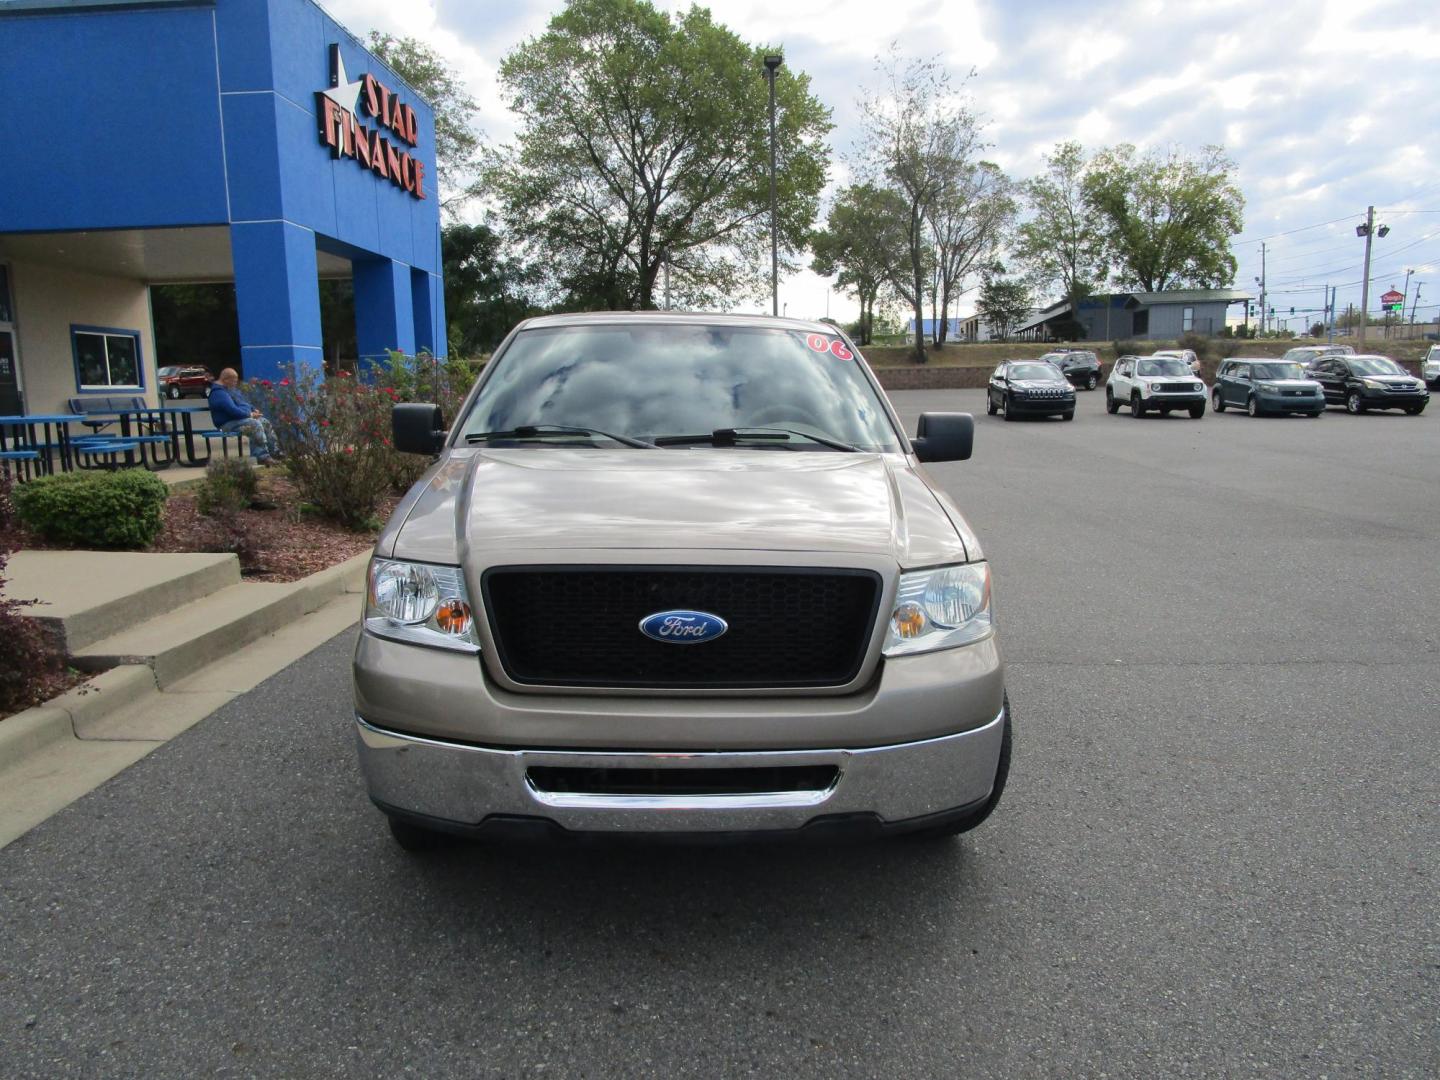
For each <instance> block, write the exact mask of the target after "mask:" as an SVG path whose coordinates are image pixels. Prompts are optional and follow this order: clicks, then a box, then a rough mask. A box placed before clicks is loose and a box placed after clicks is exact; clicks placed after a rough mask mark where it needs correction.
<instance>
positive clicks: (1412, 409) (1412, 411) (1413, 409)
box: [1405, 405, 1425, 416]
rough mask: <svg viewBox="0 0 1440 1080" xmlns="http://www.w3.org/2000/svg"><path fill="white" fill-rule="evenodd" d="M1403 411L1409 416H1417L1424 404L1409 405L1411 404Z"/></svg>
mask: <svg viewBox="0 0 1440 1080" xmlns="http://www.w3.org/2000/svg"><path fill="white" fill-rule="evenodd" d="M1405 411H1406V412H1407V413H1409V414H1410V415H1411V416H1419V415H1420V414H1421V413H1422V412H1424V411H1425V406H1424V405H1411V406H1410V407H1409V408H1408V409H1406V410H1405Z"/></svg>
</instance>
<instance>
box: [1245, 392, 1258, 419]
mask: <svg viewBox="0 0 1440 1080" xmlns="http://www.w3.org/2000/svg"><path fill="white" fill-rule="evenodd" d="M1245 411H1246V412H1247V413H1249V414H1250V415H1251V416H1252V417H1255V416H1259V415H1260V402H1258V401H1256V400H1255V395H1254V394H1251V395H1250V399H1249V400H1248V401H1246V402H1245Z"/></svg>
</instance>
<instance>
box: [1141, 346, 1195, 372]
mask: <svg viewBox="0 0 1440 1080" xmlns="http://www.w3.org/2000/svg"><path fill="white" fill-rule="evenodd" d="M1151 355H1152V356H1174V357H1177V358H1179V359H1181V360H1184V361H1185V363H1187V364H1189V365H1190V373H1191V374H1192V375H1199V374H1200V357H1198V356H1196V355H1195V350H1194V349H1156V350H1155V351H1154V352H1153V353H1152V354H1151Z"/></svg>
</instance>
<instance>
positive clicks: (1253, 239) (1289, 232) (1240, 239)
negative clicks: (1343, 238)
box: [1230, 214, 1355, 245]
mask: <svg viewBox="0 0 1440 1080" xmlns="http://www.w3.org/2000/svg"><path fill="white" fill-rule="evenodd" d="M1354 216H1355V215H1354V214H1346V215H1345V216H1344V217H1337V218H1331V219H1330V220H1329V221H1319V222H1316V223H1315V224H1314V225H1302V226H1300V227H1299V228H1298V229H1286V230H1285V231H1284V232H1277V233H1270V234H1268V235H1266V236H1236V237H1232V238H1231V240H1230V243H1231V244H1232V245H1233V244H1258V243H1259V242H1260V241H1261V240H1273V239H1275V237H1277V236H1294V235H1295V234H1296V233H1302V232H1309V231H1310V230H1311V229H1323V228H1324V227H1325V226H1326V225H1334V224H1336V223H1338V222H1341V221H1349V220H1350V219H1351V218H1353V217H1354Z"/></svg>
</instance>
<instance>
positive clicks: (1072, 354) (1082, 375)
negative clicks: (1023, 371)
mask: <svg viewBox="0 0 1440 1080" xmlns="http://www.w3.org/2000/svg"><path fill="white" fill-rule="evenodd" d="M1040 359H1041V360H1046V361H1049V362H1050V363H1052V364H1054V365H1055V366H1056V367H1057V368H1059V369H1060V373H1061V374H1062V375H1064V376H1065V378H1067V379H1069V380H1070V382H1071V383H1073V384H1074V385H1075V386H1083V387H1084V388H1085V389H1086V390H1094V389H1095V388H1096V387H1097V386H1099V385H1100V378H1101V375H1102V371H1101V368H1100V358H1099V357H1098V356H1096V355H1095V354H1094V353H1093V352H1090V351H1089V350H1087V349H1056V350H1055V351H1054V352H1048V353H1046V354H1045V355H1044V356H1042V357H1040Z"/></svg>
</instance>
